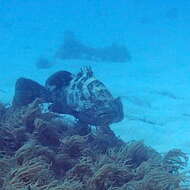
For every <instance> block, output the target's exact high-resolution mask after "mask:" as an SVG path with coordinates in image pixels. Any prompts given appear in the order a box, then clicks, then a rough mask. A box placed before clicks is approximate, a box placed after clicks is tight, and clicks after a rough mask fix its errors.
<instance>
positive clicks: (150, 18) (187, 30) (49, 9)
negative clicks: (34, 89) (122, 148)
mask: <svg viewBox="0 0 190 190" xmlns="http://www.w3.org/2000/svg"><path fill="white" fill-rule="evenodd" d="M189 9H190V1H188V0H181V1H179V0H174V1H171V0H165V1H162V0H158V1H152V0H144V1H143V0H118V1H113V0H112V1H110V0H109V1H108V0H102V1H100V0H78V1H72V0H71V1H67V0H56V1H55V0H46V1H45V0H12V1H5V0H0V42H1V45H0V101H1V102H2V103H5V104H8V105H11V102H12V100H13V97H14V93H15V91H14V90H15V83H16V80H17V79H18V78H19V77H26V78H30V79H32V80H34V81H37V82H38V83H40V84H42V85H44V83H45V81H46V79H47V78H48V77H49V76H50V75H52V74H53V73H55V72H56V71H59V70H65V71H69V72H71V73H78V72H79V71H80V69H81V67H83V66H91V68H92V70H93V72H94V74H95V76H96V77H97V78H98V79H99V80H100V81H102V82H103V83H104V84H105V85H106V87H107V88H108V89H109V91H110V92H111V93H112V94H113V96H114V97H118V96H119V97H121V101H122V103H123V109H124V119H123V120H122V121H120V122H117V123H113V124H112V125H111V126H110V127H111V129H112V130H113V132H114V133H115V135H116V136H117V137H119V138H120V139H121V140H123V141H125V142H129V141H131V140H136V141H139V140H143V142H144V143H145V144H146V145H147V146H151V147H152V148H154V149H155V150H156V151H158V152H159V153H161V154H164V153H166V152H168V151H169V150H171V149H173V148H175V149H181V150H182V151H183V152H184V153H186V154H187V155H189V154H190V140H189V137H190V127H189V126H190V77H189V72H190V67H189V62H190V54H189V44H190V38H189V34H190V13H189ZM65 31H71V33H72V34H74V35H75V36H76V39H77V40H78V41H79V42H81V43H82V44H86V46H87V47H94V48H95V49H96V48H97V49H98V48H100V49H101V48H104V47H110V45H111V44H112V43H114V44H119V45H121V46H122V47H123V46H125V47H126V48H127V51H128V55H127V56H129V59H127V60H126V61H111V60H106V59H105V60H102V59H101V60H96V59H95V60H93V59H94V57H93V58H92V60H90V59H88V58H87V59H83V58H81V57H80V58H75V57H72V56H71V55H68V56H70V58H69V59H67V58H66V59H61V58H60V57H56V52H57V51H58V50H59V49H60V47H62V45H63V43H64V35H65ZM111 47H112V46H111ZM113 47H115V46H114V45H113ZM97 49H96V50H97ZM98 50H99V49H98ZM114 53H116V52H115V51H114V49H113V51H112V52H111V55H114ZM40 61H41V62H40ZM29 188H30V187H28V189H29ZM96 188H97V189H100V190H101V189H102V190H104V189H108V188H106V187H103V186H101V187H100V186H98V187H96ZM7 189H8V188H7ZM10 189H11V188H10ZM20 189H21V188H20ZM31 189H32V188H31ZM82 189H84V188H82ZM91 189H93V188H91ZM94 189H95V188H94ZM126 189H127V188H126ZM137 189H138V188H137ZM158 189H159V188H158ZM160 189H164V188H160ZM171 189H172V188H171ZM173 189H175V188H173Z"/></svg>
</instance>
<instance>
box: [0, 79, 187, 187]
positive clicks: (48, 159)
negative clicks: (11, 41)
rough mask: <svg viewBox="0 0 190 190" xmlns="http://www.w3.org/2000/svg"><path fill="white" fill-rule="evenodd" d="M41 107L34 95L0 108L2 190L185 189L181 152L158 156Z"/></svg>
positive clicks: (184, 162) (101, 129) (140, 145)
mask: <svg viewBox="0 0 190 190" xmlns="http://www.w3.org/2000/svg"><path fill="white" fill-rule="evenodd" d="M52 82H53V83H54V82H56V81H52ZM63 82H64V81H63ZM56 84H57V83H56ZM58 85H61V84H59V83H58ZM26 102H27V101H26ZM48 105H49V104H48ZM46 107H47V103H44V101H43V100H42V99H39V98H38V97H37V98H36V99H35V100H34V101H33V102H31V103H30V104H27V105H23V106H20V105H19V104H18V106H15V105H13V106H12V107H7V108H6V107H4V106H3V105H2V106H1V109H0V110H3V112H0V113H1V117H0V189H1V190H188V185H187V184H188V182H189V177H188V172H186V171H185V168H186V167H187V163H188V157H187V155H186V154H185V153H183V152H182V151H181V150H178V149H173V150H170V151H169V152H168V153H166V154H165V155H161V154H160V153H158V152H157V151H155V150H154V149H152V148H151V147H149V146H146V145H145V144H144V142H143V141H130V142H123V141H122V140H121V139H119V138H118V137H117V136H116V135H115V134H114V132H113V131H112V130H111V128H110V127H109V125H103V126H94V125H91V124H90V123H85V122H82V121H81V120H79V119H78V118H76V117H75V116H74V115H68V114H60V113H57V112H52V110H51V109H50V110H49V109H46Z"/></svg>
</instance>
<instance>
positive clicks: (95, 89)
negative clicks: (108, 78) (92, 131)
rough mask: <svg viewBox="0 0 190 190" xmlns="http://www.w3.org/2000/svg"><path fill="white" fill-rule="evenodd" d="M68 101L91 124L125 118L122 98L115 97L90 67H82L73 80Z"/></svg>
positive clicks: (101, 123) (67, 91) (81, 117)
mask: <svg viewBox="0 0 190 190" xmlns="http://www.w3.org/2000/svg"><path fill="white" fill-rule="evenodd" d="M66 102H67V104H68V106H69V107H70V108H71V109H72V110H75V111H76V112H77V113H78V117H79V118H80V119H81V120H84V121H87V122H89V123H90V124H94V125H106V124H109V123H112V122H117V121H120V120H121V119H122V118H123V109H122V104H121V102H120V99H114V98H113V96H112V95H111V93H110V92H109V91H108V90H107V88H106V86H105V85H104V84H103V83H102V82H100V81H99V80H97V79H96V78H95V77H94V75H93V72H92V70H91V68H90V67H84V68H82V69H81V71H80V72H79V73H78V74H77V75H76V76H75V77H74V78H73V80H71V82H70V85H69V86H68V88H67V90H66Z"/></svg>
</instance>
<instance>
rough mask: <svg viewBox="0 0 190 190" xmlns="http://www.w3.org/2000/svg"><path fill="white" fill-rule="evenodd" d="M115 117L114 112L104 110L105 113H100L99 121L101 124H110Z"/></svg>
mask: <svg viewBox="0 0 190 190" xmlns="http://www.w3.org/2000/svg"><path fill="white" fill-rule="evenodd" d="M113 119H114V114H113V113H109V112H103V113H100V114H98V116H97V123H99V124H101V125H108V124H110V123H112V121H113Z"/></svg>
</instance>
